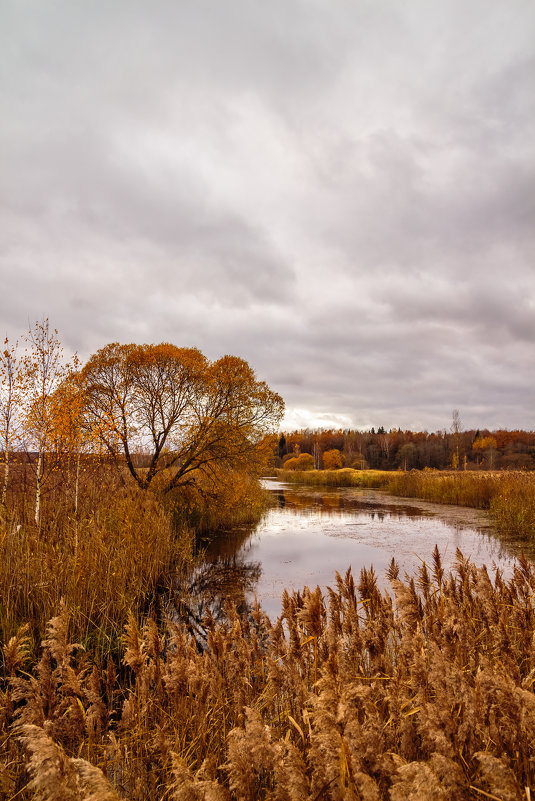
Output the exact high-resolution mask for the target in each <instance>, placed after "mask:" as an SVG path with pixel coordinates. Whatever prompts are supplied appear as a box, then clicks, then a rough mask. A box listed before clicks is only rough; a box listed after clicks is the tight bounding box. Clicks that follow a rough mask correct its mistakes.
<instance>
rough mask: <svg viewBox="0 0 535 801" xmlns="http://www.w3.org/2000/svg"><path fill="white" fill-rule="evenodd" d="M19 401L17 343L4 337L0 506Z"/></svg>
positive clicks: (0, 362) (0, 378)
mask: <svg viewBox="0 0 535 801" xmlns="http://www.w3.org/2000/svg"><path fill="white" fill-rule="evenodd" d="M20 401H21V368H20V360H19V358H18V356H17V343H16V342H15V344H10V342H9V339H8V338H7V337H6V338H5V340H4V347H3V349H2V350H1V351H0V426H1V430H0V447H1V450H2V454H3V459H4V476H3V481H2V496H1V504H2V507H4V508H5V506H6V499H7V488H8V484H9V467H10V454H11V450H12V448H13V444H14V442H15V439H16V433H17V431H16V429H17V426H18V423H19V417H18V416H17V413H19V414H20V409H19V404H20Z"/></svg>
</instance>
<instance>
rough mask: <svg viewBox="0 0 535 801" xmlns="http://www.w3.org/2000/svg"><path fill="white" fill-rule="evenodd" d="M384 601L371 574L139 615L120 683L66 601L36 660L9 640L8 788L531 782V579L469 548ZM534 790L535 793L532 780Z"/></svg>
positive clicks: (113, 792)
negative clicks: (210, 612)
mask: <svg viewBox="0 0 535 801" xmlns="http://www.w3.org/2000/svg"><path fill="white" fill-rule="evenodd" d="M390 578H391V581H392V590H393V593H392V595H389V594H387V593H381V592H380V591H379V589H378V587H377V583H376V579H375V575H374V573H373V569H371V570H363V571H362V572H361V575H360V579H359V580H358V581H355V580H354V578H353V576H352V575H351V572H350V571H348V573H347V574H346V575H345V576H344V577H342V576H339V575H337V577H336V583H335V586H334V588H333V589H330V590H329V592H328V594H327V596H326V597H325V598H324V597H322V594H321V592H320V590H319V589H316V590H309V589H308V588H305V589H304V591H303V592H301V593H294V594H292V595H288V594H287V593H285V594H284V597H283V614H282V617H281V618H280V619H279V620H277V621H276V622H274V623H272V622H270V621H269V619H268V618H267V617H266V616H265V615H263V614H262V612H261V610H259V609H258V608H255V609H253V610H251V613H250V615H248V616H247V617H241V618H240V617H239V616H238V615H237V614H236V612H235V610H234V609H233V607H232V606H230V605H229V606H228V607H227V619H226V621H225V622H224V623H222V624H216V623H215V622H214V620H213V619H212V618H211V617H210V616H207V617H206V618H205V620H204V627H205V631H206V642H207V646H206V648H205V649H204V650H203V651H202V652H200V651H199V649H198V647H197V643H196V641H195V640H194V639H193V637H192V636H191V635H190V634H189V633H188V631H187V630H186V628H185V627H184V626H182V625H181V624H177V623H171V622H168V623H167V625H166V627H165V628H158V626H157V623H156V622H155V620H154V619H152V618H148V619H147V620H146V622H145V623H144V624H143V625H142V626H140V625H138V623H137V622H136V619H135V618H134V617H133V616H132V617H131V618H130V620H129V622H128V624H127V626H126V629H125V636H124V662H125V665H126V666H127V668H128V677H129V678H128V681H126V682H124V681H123V683H122V684H120V683H119V681H118V678H117V676H116V675H115V674H114V673H113V671H111V672H110V670H109V669H108V670H104V669H102V668H100V667H99V666H93V665H92V661H91V659H90V658H89V657H88V655H87V654H84V653H83V652H81V651H80V650H79V649H78V648H77V647H76V646H75V645H72V644H71V643H72V638H71V637H70V634H71V630H72V617H71V616H69V615H68V614H67V613H66V611H65V610H64V611H61V612H60V613H59V614H58V616H56V617H55V618H54V619H52V620H51V621H50V622H49V624H48V629H47V634H46V637H45V639H44V641H43V643H42V648H41V652H40V656H39V662H38V664H37V665H36V666H34V667H33V668H32V667H31V666H30V665H29V664H28V663H27V658H26V656H27V645H28V643H27V639H26V638H27V635H26V633H25V631H24V630H21V631H20V632H19V633H18V634H17V635H16V636H15V637H14V638H13V639H11V640H10V641H9V642H8V643H6V644H5V645H4V649H3V676H2V683H1V691H0V766H1V767H0V787H1V788H2V791H3V793H4V797H6V798H10V799H13V801H14V799H15V798H17V801H26V800H27V799H30V798H35V797H36V795H35V794H37V797H39V798H41V799H43V801H47V799H49V800H50V801H51V800H52V799H54V801H56V800H58V799H69V801H81V800H82V799H84V801H90V799H91V801H104V800H106V801H112V800H115V799H118V798H123V799H124V798H127V799H132V800H134V799H135V801H145V799H146V801H149V799H150V800H151V801H159V800H160V799H161V800H162V801H163V799H166V800H167V799H177V800H178V799H180V801H186V800H187V799H193V800H194V801H197V799H208V800H210V799H211V800H212V801H214V800H216V801H217V800H219V801H223V800H224V799H225V800H226V801H228V800H229V799H235V800H236V801H256V800H257V799H258V801H263V799H266V800H267V799H270V800H272V801H311V799H315V800H316V801H319V799H325V800H326V801H328V800H329V799H332V801H342V800H343V799H360V800H361V801H362V800H363V801H382V800H383V799H384V801H403V800H404V799H413V801H423V800H424V799H430V798H432V799H439V801H464V800H465V799H479V800H480V799H481V798H493V799H502V800H503V799H516V800H517V801H519V800H520V799H524V798H525V799H529V798H530V795H529V793H530V789H529V788H531V790H532V791H533V789H535V763H534V761H533V753H534V752H535V695H534V692H533V688H534V677H535V651H534V649H533V642H534V635H535V614H534V607H533V594H534V592H535V573H534V569H533V567H532V566H531V565H530V564H529V563H527V562H526V561H520V562H519V563H518V564H517V566H516V567H515V571H514V575H513V577H512V579H511V580H510V581H504V580H503V578H502V577H501V575H500V574H499V573H496V574H495V575H494V577H493V579H491V577H490V576H489V574H488V572H487V570H486V568H481V569H476V568H475V567H474V565H472V564H471V563H470V562H468V561H467V560H465V559H464V558H463V556H462V554H460V553H458V554H457V563H456V566H455V569H454V571H453V572H452V573H451V574H450V575H445V573H444V571H443V569H442V566H441V562H440V556H439V554H438V551H435V554H434V558H433V564H432V565H430V566H426V565H422V567H421V568H420V570H419V572H418V574H417V575H415V576H414V577H413V578H411V579H408V578H407V579H406V580H404V581H401V580H400V579H399V571H398V568H397V567H396V565H395V564H394V563H393V564H392V565H391V568H390ZM525 788H526V789H525Z"/></svg>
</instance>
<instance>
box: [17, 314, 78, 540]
mask: <svg viewBox="0 0 535 801" xmlns="http://www.w3.org/2000/svg"><path fill="white" fill-rule="evenodd" d="M25 340H26V343H27V346H28V347H27V350H26V354H25V356H24V357H23V360H22V364H23V370H24V381H25V398H24V407H25V408H24V415H23V416H24V421H23V425H24V442H25V449H26V453H27V454H28V457H29V461H30V464H32V465H33V466H34V469H35V514H34V518H35V523H36V524H37V525H38V524H39V519H40V514H41V494H42V488H43V483H44V481H45V478H46V475H47V471H46V455H47V449H49V448H50V446H51V443H52V441H53V438H54V434H55V431H56V421H55V416H54V413H53V412H54V404H53V396H54V393H55V391H56V390H57V388H58V386H59V385H60V383H61V381H62V380H63V379H64V377H65V376H66V375H67V374H68V372H69V369H70V368H69V365H67V364H65V362H64V358H63V347H62V345H61V342H60V340H59V339H58V332H57V330H56V329H55V328H54V329H51V328H50V324H49V321H48V318H45V319H43V320H41V321H37V322H36V323H35V324H34V325H33V326H32V327H30V329H29V331H28V334H27V336H26V337H25ZM30 454H31V456H30ZM34 456H35V457H36V458H34ZM49 466H50V467H51V465H49Z"/></svg>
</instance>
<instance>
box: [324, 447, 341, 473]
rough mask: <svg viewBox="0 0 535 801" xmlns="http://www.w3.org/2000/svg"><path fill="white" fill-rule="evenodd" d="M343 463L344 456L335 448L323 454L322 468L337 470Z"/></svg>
mask: <svg viewBox="0 0 535 801" xmlns="http://www.w3.org/2000/svg"><path fill="white" fill-rule="evenodd" d="M343 465H344V457H343V456H342V454H341V453H340V451H339V450H338V449H337V448H332V449H331V450H329V451H325V453H324V454H323V468H324V470H339V469H340V468H341V467H343Z"/></svg>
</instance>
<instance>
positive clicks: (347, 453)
mask: <svg viewBox="0 0 535 801" xmlns="http://www.w3.org/2000/svg"><path fill="white" fill-rule="evenodd" d="M332 451H338V452H339V454H340V457H339V458H338V462H337V463H336V459H333V454H332V453H331V452H332ZM327 452H329V458H328V459H326V460H325V462H326V463H325V464H324V454H326V453H327ZM304 453H307V454H310V455H311V456H312V457H313V462H312V460H305V461H304V462H303V460H300V463H301V464H308V467H309V468H313V467H315V468H316V469H322V468H324V467H327V466H329V467H331V466H333V464H336V466H337V467H342V466H343V467H353V468H356V469H365V468H370V469H377V470H397V469H402V470H412V469H419V470H421V469H423V468H425V467H428V468H435V469H438V470H445V469H460V470H463V469H465V470H535V432H534V431H504V430H500V431H488V430H486V429H485V430H481V431H473V430H472V431H453V432H448V431H437V432H435V433H433V434H430V433H428V432H427V431H402V430H401V429H394V428H392V429H390V430H389V431H386V430H385V429H384V428H382V427H381V428H378V429H377V430H375V429H374V428H372V429H371V430H370V431H352V430H339V431H334V430H328V431H312V430H310V429H305V430H303V431H293V432H291V433H286V432H284V433H282V434H281V435H280V438H279V440H278V445H277V448H276V454H275V463H276V466H277V467H284V466H285V464H286V463H287V462H289V460H290V459H292V458H295V457H296V456H299V455H300V454H304ZM294 464H295V463H290V464H289V465H288V467H289V468H291V467H292V466H293V465H294ZM301 469H302V468H301Z"/></svg>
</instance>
